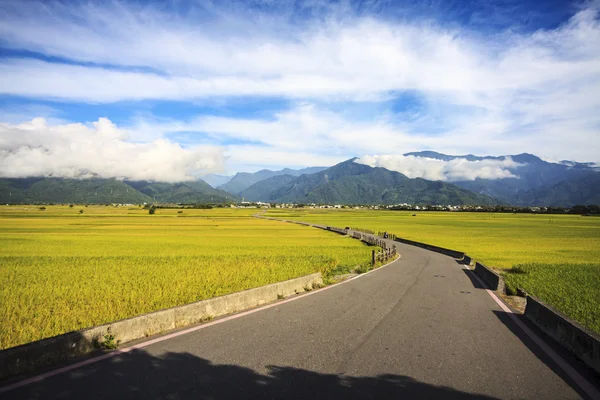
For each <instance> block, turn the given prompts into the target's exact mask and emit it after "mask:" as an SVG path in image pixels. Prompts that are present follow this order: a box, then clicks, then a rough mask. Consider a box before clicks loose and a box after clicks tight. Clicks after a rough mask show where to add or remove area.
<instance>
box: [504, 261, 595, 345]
mask: <svg viewBox="0 0 600 400" xmlns="http://www.w3.org/2000/svg"><path fill="white" fill-rule="evenodd" d="M504 277H505V281H506V286H507V292H509V294H514V293H516V290H517V288H524V289H525V290H526V291H527V293H528V294H531V295H534V296H536V297H538V298H540V299H543V301H544V302H546V303H547V304H548V305H550V306H552V307H554V308H556V309H557V310H559V311H561V312H562V313H564V314H566V315H568V316H569V317H570V318H572V319H574V320H575V321H577V322H579V323H580V324H581V325H583V326H585V327H587V328H589V329H590V330H592V331H595V332H596V333H600V264H519V265H515V266H514V267H513V268H510V269H507V270H505V271H504Z"/></svg>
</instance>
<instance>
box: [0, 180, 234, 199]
mask: <svg viewBox="0 0 600 400" xmlns="http://www.w3.org/2000/svg"><path fill="white" fill-rule="evenodd" d="M237 200H238V198H237V197H236V196H233V195H231V194H230V193H227V192H223V191H221V190H218V189H214V188H212V187H211V186H210V185H209V184H208V183H206V182H203V181H197V182H181V183H163V182H149V181H120V180H116V179H102V178H91V179H66V178H3V179H0V203H79V204H82V203H92V204H106V203H125V204H127V203H129V204H142V203H148V204H150V203H155V202H160V203H229V202H232V201H237Z"/></svg>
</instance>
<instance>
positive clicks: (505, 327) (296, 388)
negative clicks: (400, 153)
mask: <svg viewBox="0 0 600 400" xmlns="http://www.w3.org/2000/svg"><path fill="white" fill-rule="evenodd" d="M348 240H351V239H348ZM395 244H396V245H397V247H398V249H399V252H400V253H401V255H402V258H401V259H399V260H397V261H395V262H393V263H392V264H390V265H388V266H386V267H384V268H380V269H378V270H375V271H373V272H371V273H369V274H365V275H362V276H360V277H359V278H357V279H353V280H351V281H348V282H344V283H342V284H339V285H335V286H331V287H328V288H326V289H321V290H318V291H313V292H311V293H310V294H308V295H301V296H298V297H296V298H293V299H292V301H289V300H284V301H282V302H280V303H276V304H275V305H274V306H270V307H267V308H264V309H260V310H258V311H256V312H252V313H247V314H244V315H242V316H240V317H239V318H226V320H225V321H224V322H222V323H219V321H215V322H216V323H211V324H209V326H206V327H205V328H202V329H198V330H195V331H193V332H188V333H185V332H184V334H181V335H179V336H174V335H171V336H174V337H170V338H169V339H166V340H162V341H157V342H155V343H153V344H150V345H145V347H143V348H141V349H135V350H132V351H130V352H128V353H126V354H120V355H117V356H115V357H111V358H108V359H105V360H102V361H98V362H95V363H92V364H89V365H86V366H82V367H79V368H75V369H72V370H70V371H66V372H64V373H61V374H57V375H55V376H52V377H48V378H46V379H43V380H41V381H39V382H32V383H29V384H27V385H24V386H22V387H19V388H16V389H13V390H10V391H7V392H5V393H0V397H2V398H11V399H53V398H55V399H68V398H72V399H82V398H85V399H117V398H160V399H184V398H192V399H249V398H256V399H268V398H281V399H295V398H297V399H315V398H317V399H333V398H344V399H382V398H399V399H403V398H406V399H418V398H421V399H432V398H451V399H452V398H457V399H458V398H461V399H462V398H467V399H471V398H472V399H492V398H501V399H576V398H581V397H586V395H585V393H584V392H583V391H580V389H578V388H577V385H576V384H575V382H573V381H571V380H570V378H568V377H566V375H564V373H563V372H562V370H561V369H560V368H559V367H558V365H557V364H556V363H555V362H554V361H553V360H552V359H550V358H549V357H548V356H547V355H546V354H544V353H543V352H542V351H540V349H539V347H538V346H537V345H536V344H534V343H533V342H532V341H531V339H530V338H529V337H527V336H526V335H524V334H523V331H522V330H521V329H520V328H519V327H518V326H517V324H515V322H514V321H513V319H511V318H509V317H508V315H507V313H506V312H505V311H503V310H502V308H501V307H500V305H499V304H498V303H497V302H496V301H494V300H493V299H492V297H490V295H489V294H488V293H487V291H486V290H484V289H482V288H481V287H480V286H479V284H478V283H477V281H476V280H475V279H474V278H473V277H472V275H471V274H472V272H471V271H468V270H466V269H465V268H464V266H462V265H460V264H458V263H457V262H456V261H455V260H454V259H452V258H449V257H446V256H443V255H439V254H436V253H433V252H430V251H427V250H423V249H420V248H416V247H411V246H407V245H402V244H400V243H395Z"/></svg>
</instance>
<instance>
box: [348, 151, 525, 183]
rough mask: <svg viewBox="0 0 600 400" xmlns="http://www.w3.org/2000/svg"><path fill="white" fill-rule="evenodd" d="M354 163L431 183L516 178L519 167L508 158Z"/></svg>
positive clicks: (377, 158) (362, 160)
mask: <svg viewBox="0 0 600 400" xmlns="http://www.w3.org/2000/svg"><path fill="white" fill-rule="evenodd" d="M355 162H357V163H359V164H365V165H368V166H370V167H382V168H386V169H389V170H391V171H396V172H400V173H401V174H404V175H406V176H407V177H409V178H423V179H427V180H431V181H447V182H456V181H473V180H475V179H478V178H479V179H504V178H518V175H515V174H514V173H513V171H514V170H515V169H516V168H518V167H520V166H523V164H519V163H517V162H515V161H513V160H512V159H511V158H510V157H506V158H505V159H504V160H479V161H469V160H466V159H464V158H456V159H454V160H450V161H444V160H436V159H433V158H426V157H415V156H403V155H381V156H378V155H375V156H364V157H361V158H359V159H357V160H355Z"/></svg>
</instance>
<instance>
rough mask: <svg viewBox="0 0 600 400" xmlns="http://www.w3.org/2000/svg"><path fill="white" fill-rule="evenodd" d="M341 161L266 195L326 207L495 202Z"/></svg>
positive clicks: (469, 193)
mask: <svg viewBox="0 0 600 400" xmlns="http://www.w3.org/2000/svg"><path fill="white" fill-rule="evenodd" d="M354 160H355V159H351V160H348V161H344V162H342V163H340V164H337V165H335V166H333V167H331V168H328V169H326V170H324V171H321V172H318V173H315V174H311V175H302V176H300V177H298V178H296V179H295V180H293V181H291V182H290V183H288V184H286V185H284V186H282V187H280V188H279V189H276V190H275V191H274V192H272V193H270V194H269V198H271V199H272V201H275V202H278V203H291V202H295V203H328V204H398V203H410V204H444V205H446V204H452V205H460V204H481V205H492V204H496V203H498V202H497V200H495V199H493V198H491V197H489V196H485V195H480V194H475V193H473V192H470V191H468V190H466V189H462V188H459V187H457V186H455V185H451V184H448V183H444V182H431V181H427V180H425V179H409V178H407V177H406V176H405V175H403V174H400V173H398V172H394V171H389V170H387V169H385V168H372V167H369V166H367V165H363V164H357V163H355V162H354Z"/></svg>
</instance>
